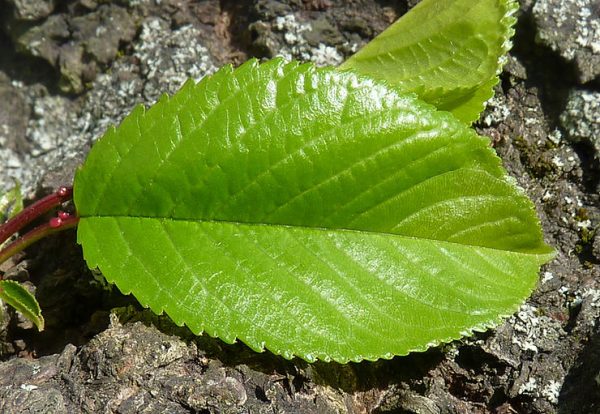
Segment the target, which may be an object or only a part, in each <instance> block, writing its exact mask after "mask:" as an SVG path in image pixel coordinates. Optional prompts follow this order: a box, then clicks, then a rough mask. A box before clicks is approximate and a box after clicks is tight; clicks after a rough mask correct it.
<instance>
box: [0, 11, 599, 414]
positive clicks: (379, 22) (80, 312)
mask: <svg viewBox="0 0 600 414" xmlns="http://www.w3.org/2000/svg"><path fill="white" fill-rule="evenodd" d="M415 3H417V1H415V0H408V1H406V0H398V1H392V0H387V1H386V0H349V1H344V0H284V1H272V0H244V1H233V0H231V1H230V0H221V1H218V0H201V1H191V0H163V1H161V2H155V1H153V0H120V1H116V0H115V1H113V2H106V1H96V0H77V1H60V0H55V1H54V0H0V29H1V30H0V165H1V167H0V189H6V188H8V187H10V186H11V185H12V180H13V179H17V180H19V181H20V182H21V183H23V185H24V188H25V189H26V191H27V192H28V194H29V195H32V193H33V192H34V191H37V192H38V193H43V192H45V191H48V189H49V188H52V187H56V186H57V185H59V184H63V183H68V182H70V181H71V180H72V176H73V172H74V170H75V168H76V166H77V165H78V164H80V163H81V161H82V160H83V158H84V157H85V154H86V152H87V150H88V149H89V146H90V145H91V144H92V143H93V141H94V140H95V139H97V138H98V137H99V136H100V135H101V134H102V133H103V131H104V130H105V129H106V127H107V126H108V125H110V124H117V123H119V122H120V120H121V119H122V118H123V117H124V116H125V115H126V114H127V113H128V112H129V111H130V110H131V108H132V106H133V105H134V104H136V103H140V102H143V103H146V104H151V103H152V102H154V101H155V100H156V99H157V98H158V96H159V95H160V94H161V93H162V92H174V91H175V90H176V89H177V88H178V87H179V86H180V85H181V84H182V82H183V81H184V80H185V79H186V78H188V77H194V78H200V77H202V76H204V75H205V74H207V73H211V72H213V71H214V70H216V68H217V67H219V66H220V65H222V64H225V63H229V62H233V63H234V64H239V63H241V62H243V61H244V60H245V59H247V58H248V57H250V56H257V57H261V58H267V57H272V56H275V55H284V56H287V57H290V58H298V59H303V60H312V61H315V62H317V63H318V64H337V63H339V62H341V61H342V60H343V59H345V57H347V56H349V55H350V54H352V53H353V51H355V50H356V49H357V48H358V47H360V46H361V45H362V44H364V43H365V42H367V41H368V40H369V39H370V38H372V37H373V36H374V35H376V34H377V33H378V32H380V31H381V30H383V29H384V28H385V27H386V26H387V25H388V24H389V23H391V22H392V21H393V20H395V19H396V18H397V17H398V16H400V15H401V14H402V13H404V12H406V10H407V9H408V8H410V7H412V6H414V4H415ZM599 14H600V10H599V8H598V4H597V2H595V1H593V0H571V1H564V0H562V1H553V0H538V1H537V2H536V1H533V0H522V4H521V11H520V14H519V23H518V26H517V35H516V38H515V40H514V44H515V47H514V48H513V51H512V52H511V54H510V59H509V63H508V65H507V67H506V68H505V71H504V72H503V74H502V81H501V84H500V85H499V86H498V88H497V94H496V97H495V98H494V99H493V100H492V101H491V102H490V103H489V105H488V109H487V110H486V112H485V113H484V114H483V115H482V117H481V120H480V121H479V123H478V124H477V128H478V129H479V130H480V132H481V133H483V134H486V135H488V136H490V137H491V138H492V141H493V145H494V146H495V148H496V150H497V151H498V153H499V154H500V155H501V157H502V158H503V160H504V164H505V166H506V168H507V169H508V170H509V172H510V174H511V175H512V176H514V177H515V178H516V179H517V181H518V182H519V184H520V185H521V186H522V187H523V188H524V189H525V190H526V191H527V193H528V194H529V195H530V197H531V198H532V199H533V200H534V201H535V203H536V205H537V208H538V212H539V214H540V216H541V218H542V223H543V227H544V230H545V234H546V238H547V241H548V242H549V243H550V244H552V245H553V246H555V247H556V248H557V250H558V256H557V258H556V259H555V260H554V261H553V262H552V263H550V264H549V265H547V266H546V267H545V268H544V269H543V270H542V273H541V275H540V282H539V285H538V288H537V289H536V291H535V292H534V294H533V296H532V297H531V298H530V299H529V300H528V301H527V303H526V304H524V305H523V306H522V308H521V309H520V311H519V312H518V313H517V314H515V315H514V316H513V317H511V318H510V319H508V320H507V321H506V323H504V324H503V325H501V326H499V327H498V328H497V329H496V330H493V331H490V332H487V333H484V334H480V335H477V336H475V337H473V338H467V339H464V340H462V341H457V342H454V343H451V344H448V345H446V346H444V347H443V348H434V349H430V350H429V351H427V352H425V353H420V354H413V355H409V356H407V357H401V358H400V357H397V358H394V359H393V360H391V361H379V362H374V363H368V362H365V363H360V364H348V365H338V364H325V363H316V364H307V363H305V362H303V361H299V360H293V361H286V360H283V359H282V358H279V357H275V356H273V355H271V354H269V353H263V354H256V353H253V352H252V351H250V350H249V349H247V348H246V347H245V346H243V345H241V344H237V345H233V346H230V345H225V344H223V343H222V342H220V341H219V340H217V339H212V338H207V337H199V338H196V337H193V336H192V335H191V334H189V332H187V331H186V330H185V329H183V328H177V327H175V326H173V325H172V324H171V323H170V322H169V320H168V319H166V318H164V317H157V316H154V315H152V314H151V313H150V312H148V311H144V310H141V309H140V308H139V306H138V305H137V304H136V303H135V300H133V299H132V298H128V297H123V296H122V295H120V294H119V293H118V292H117V291H115V290H114V289H111V288H110V287H109V286H106V285H105V283H103V281H102V278H101V277H99V276H97V275H94V274H92V273H91V272H90V271H88V270H87V268H86V266H85V264H84V263H83V262H82V259H81V253H80V251H79V249H78V247H77V246H76V244H75V242H74V234H65V235H63V236H60V237H55V238H53V239H49V240H46V241H44V242H42V243H40V244H39V245H38V246H36V247H34V248H32V249H30V250H29V251H27V253H26V255H22V256H20V257H17V258H14V259H13V260H12V262H10V263H7V264H5V265H3V269H4V270H7V275H6V276H7V277H10V278H14V279H17V280H21V281H30V282H31V283H33V284H34V285H35V286H37V296H38V298H39V301H40V303H41V306H42V308H43V310H44V314H45V317H46V321H47V328H46V331H45V332H43V333H41V334H40V333H36V332H34V331H33V330H32V329H28V328H31V326H30V324H28V323H27V322H26V321H23V320H21V319H20V318H19V316H18V315H15V314H14V313H12V311H10V310H7V309H6V308H5V307H3V308H2V311H3V314H4V318H3V319H2V323H1V324H0V356H1V358H2V360H3V362H1V363H0V412H6V413H13V412H14V413H17V412H23V413H25V412H37V413H62V412H64V413H78V412H85V413H138V412H143V413H159V412H160V413H162V412H170V413H203V412H223V413H241V412H252V413H254V412H257V413H261V412H265V413H267V412H269V413H271V412H290V413H303V412H307V413H308V412H319V413H327V412H332V413H334V412H342V413H344V412H348V413H365V412H376V413H418V414H425V413H427V414H432V413H435V414H438V413H503V414H508V413H555V412H558V413H596V412H600V385H599V384H600V351H599V350H600V332H599V330H598V328H597V326H596V321H597V320H598V317H599V316H600V279H599V276H600V266H599V264H600V236H596V232H597V229H598V223H599V219H600V208H599V201H600V200H599V195H598V193H599V189H600V188H599V186H600V142H599V141H598V140H599V139H600V138H599V137H600V131H599V130H600V127H599V125H600V119H599V118H600V115H599V113H600V82H599V78H598V76H599V71H598V69H599V66H598V62H599V61H600V18H599Z"/></svg>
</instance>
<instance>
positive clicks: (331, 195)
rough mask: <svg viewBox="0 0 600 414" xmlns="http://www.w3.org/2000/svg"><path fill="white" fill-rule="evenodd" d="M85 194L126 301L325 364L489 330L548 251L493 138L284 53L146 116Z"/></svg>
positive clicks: (98, 260)
mask: <svg viewBox="0 0 600 414" xmlns="http://www.w3.org/2000/svg"><path fill="white" fill-rule="evenodd" d="M74 195H75V204H76V206H77V210H78V212H79V214H80V216H81V221H80V224H79V229H78V239H79V242H80V243H81V244H82V246H83V252H84V256H85V258H86V260H87V262H88V264H89V265H90V266H91V267H96V266H97V267H99V268H100V270H101V271H102V272H103V274H104V275H105V277H106V278H107V280H109V281H110V282H114V283H116V284H117V286H118V287H119V288H120V289H121V291H122V292H124V293H130V292H132V293H133V294H134V295H135V296H136V298H137V299H138V300H139V301H140V303H141V304H142V305H144V306H148V307H150V308H151V309H152V310H154V311H155V312H157V313H160V312H162V311H165V312H166V313H167V314H168V315H169V316H170V317H171V318H172V319H173V320H174V321H175V322H176V323H177V324H186V325H188V326H189V328H190V329H191V330H192V331H193V332H195V333H197V334H198V333H200V332H202V331H206V332H208V333H209V334H210V335H213V336H218V337H220V338H222V339H223V340H224V341H226V342H233V341H234V340H235V339H236V338H240V339H241V340H242V341H244V342H245V343H246V344H248V345H249V346H250V347H252V348H253V349H256V350H261V349H263V347H266V348H268V349H270V350H271V351H273V352H274V353H277V354H281V355H283V356H285V357H288V358H289V357H292V356H293V355H298V356H300V357H302V358H304V359H306V360H309V361H313V360H315V359H316V358H320V359H323V360H330V359H334V360H336V361H341V362H343V361H348V360H355V361H358V360H361V359H371V360H373V359H377V358H381V357H386V358H387V357H391V356H392V355H402V354H406V353H408V352H410V351H413V350H423V349H426V348H427V347H428V346H431V345H432V344H437V343H439V342H442V341H449V340H451V339H454V338H458V337H460V336H461V335H464V334H468V333H469V332H471V331H472V330H482V329H485V328H486V327H488V326H490V325H493V324H495V323H497V322H498V321H499V318H500V317H501V316H505V315H509V314H511V313H512V312H514V311H515V310H516V309H517V308H518V306H519V304H520V303H521V302H522V301H523V300H524V298H525V297H527V296H528V295H529V293H530V292H531V290H532V288H533V286H534V285H535V282H536V279H537V272H538V270H539V266H540V264H541V263H543V262H544V261H546V260H548V259H549V257H550V251H551V250H550V249H549V248H548V247H547V246H546V245H545V244H544V243H543V241H542V236H541V232H540V227H539V225H538V222H537V219H536V217H535V214H534V210H533V207H532V204H531V202H530V201H529V200H528V199H527V198H526V197H525V196H524V195H523V194H522V192H521V191H520V190H519V189H518V188H516V187H515V185H514V184H513V183H512V181H511V180H509V179H508V178H507V177H506V176H505V173H504V171H503V169H502V167H501V165H500V160H499V159H498V158H497V156H496V155H495V154H494V152H493V150H492V149H491V148H490V147H489V145H488V140H487V139H485V138H482V137H479V136H477V135H476V134H475V133H474V132H473V131H471V130H470V129H468V128H466V127H465V126H463V124H461V123H460V122H459V121H457V120H455V119H454V118H453V117H452V116H451V115H450V114H449V113H447V112H436V111H435V109H434V108H433V107H431V106H429V105H427V104H425V103H423V102H421V101H419V100H417V99H416V98H413V97H411V96H408V97H407V96H402V95H400V94H399V93H398V92H397V91H395V90H394V89H393V88H390V87H388V86H386V85H385V84H383V83H378V82H376V81H373V80H369V79H366V78H361V77H357V76H356V75H354V74H351V73H344V72H339V71H336V70H333V69H315V68H314V67H313V66H311V65H298V64H296V63H290V64H284V63H283V62H282V61H281V60H274V61H270V62H268V63H265V64H262V65H259V64H258V63H257V62H256V61H251V62H249V63H246V64H245V65H243V66H242V67H240V68H238V69H237V70H235V71H234V70H232V69H231V68H230V67H226V68H224V69H222V70H220V71H219V72H217V73H216V74H215V75H213V76H211V77H210V78H206V79H204V80H202V81H201V82H200V83H198V84H194V83H193V82H188V83H187V84H186V85H185V86H184V87H183V88H182V90H181V91H179V92H178V93H177V94H176V95H175V96H173V97H171V98H169V97H167V96H165V97H163V98H162V99H161V100H160V102H159V103H157V104H156V105H154V106H153V107H152V108H151V109H149V110H148V111H145V110H144V108H143V107H141V106H140V107H138V108H137V109H135V110H134V111H133V113H132V114H130V116H129V117H127V118H126V119H125V120H124V121H123V123H122V124H121V126H120V127H119V128H118V129H114V128H113V129H111V130H109V131H108V132H107V133H106V135H105V136H104V137H103V138H102V139H101V140H100V141H98V142H97V143H96V145H95V146H94V147H93V148H92V150H91V152H90V154H89V156H88V159H87V160H86V162H85V164H84V166H83V167H82V168H81V169H80V170H79V171H78V173H77V176H76V179H75V187H74Z"/></svg>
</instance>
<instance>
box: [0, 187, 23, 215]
mask: <svg viewBox="0 0 600 414" xmlns="http://www.w3.org/2000/svg"><path fill="white" fill-rule="evenodd" d="M22 210H23V195H22V194H21V185H20V184H19V183H15V186H14V187H13V188H12V189H10V190H8V191H7V192H6V193H4V194H2V195H0V217H1V218H2V219H3V220H8V219H11V218H13V217H14V216H16V215H17V214H19V213H20V212H21V211H22Z"/></svg>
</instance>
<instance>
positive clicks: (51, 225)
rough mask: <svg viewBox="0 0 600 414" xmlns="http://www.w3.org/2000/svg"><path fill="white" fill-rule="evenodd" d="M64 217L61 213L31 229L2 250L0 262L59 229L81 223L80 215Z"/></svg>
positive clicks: (65, 228) (0, 251)
mask: <svg viewBox="0 0 600 414" xmlns="http://www.w3.org/2000/svg"><path fill="white" fill-rule="evenodd" d="M40 201H41V200H40ZM62 217H64V218H62ZM62 217H61V214H60V213H59V216H58V217H53V218H51V219H50V220H49V221H48V222H47V223H44V224H41V225H39V226H37V227H36V228H34V229H33V230H30V231H29V232H27V233H25V234H24V235H23V236H21V237H19V238H18V239H17V240H15V241H14V242H12V243H11V244H9V245H8V246H6V247H5V248H4V249H2V250H0V264H1V263H3V262H5V261H6V260H7V259H8V258H9V257H11V256H12V255H14V254H16V253H18V252H20V251H22V250H24V249H26V248H27V247H29V246H30V245H31V244H33V243H35V242H36V241H38V240H39V239H41V238H44V237H46V236H49V235H51V234H54V233H57V232H59V231H63V230H67V229H70V228H73V227H75V226H77V223H79V217H77V216H68V215H62Z"/></svg>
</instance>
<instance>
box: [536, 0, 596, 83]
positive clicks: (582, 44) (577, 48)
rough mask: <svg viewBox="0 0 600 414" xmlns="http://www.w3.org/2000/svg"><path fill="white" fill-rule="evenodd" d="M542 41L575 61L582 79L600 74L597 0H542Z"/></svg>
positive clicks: (539, 16)
mask: <svg viewBox="0 0 600 414" xmlns="http://www.w3.org/2000/svg"><path fill="white" fill-rule="evenodd" d="M533 15H534V17H535V21H536V24H537V26H538V31H537V37H538V39H539V41H540V42H542V43H543V44H545V45H547V46H549V47H550V48H551V49H552V50H554V51H556V52H558V53H559V54H560V55H561V56H562V57H563V58H565V59H566V60H568V61H572V62H574V63H575V65H576V67H577V75H578V78H579V81H580V82H581V83H585V82H589V81H591V80H593V79H594V78H596V77H598V75H600V7H598V2H597V1H596V0H569V1H564V0H538V1H537V2H536V4H535V6H534V7H533Z"/></svg>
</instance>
